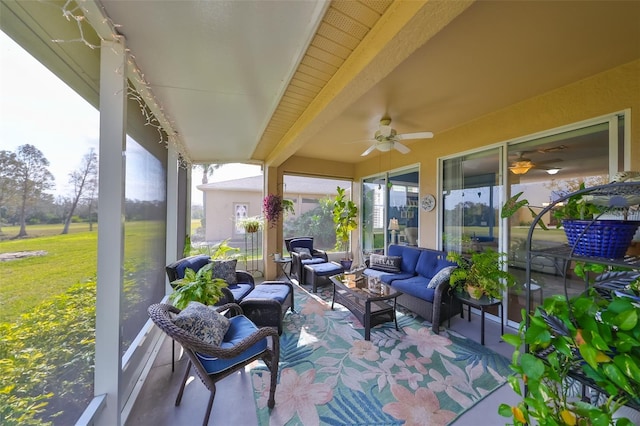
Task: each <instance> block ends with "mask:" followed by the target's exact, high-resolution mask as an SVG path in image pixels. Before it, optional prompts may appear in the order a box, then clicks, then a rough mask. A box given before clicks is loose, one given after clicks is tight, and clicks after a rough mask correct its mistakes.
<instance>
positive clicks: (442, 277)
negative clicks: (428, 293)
mask: <svg viewBox="0 0 640 426" xmlns="http://www.w3.org/2000/svg"><path fill="white" fill-rule="evenodd" d="M454 269H456V266H445V267H444V268H442V269H440V270H439V271H438V272H437V273H436V274H435V275H434V276H433V278H431V281H429V284H427V288H436V287H438V286H439V285H440V284H442V283H443V282H445V281H448V280H449V277H450V276H451V272H453V270H454Z"/></svg>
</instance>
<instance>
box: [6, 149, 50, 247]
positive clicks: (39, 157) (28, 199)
mask: <svg viewBox="0 0 640 426" xmlns="http://www.w3.org/2000/svg"><path fill="white" fill-rule="evenodd" d="M16 160H17V162H18V164H17V166H16V175H15V183H16V188H17V193H18V196H19V197H20V206H19V208H20V211H19V216H20V231H19V232H18V235H16V237H15V238H20V237H26V236H27V226H26V212H27V207H28V206H31V205H32V204H35V203H36V202H37V201H38V200H39V199H40V198H41V196H42V193H43V192H44V191H46V190H47V189H51V188H53V186H54V177H53V175H52V174H51V172H50V171H49V170H48V169H47V167H49V160H47V159H46V158H45V156H44V155H43V154H42V152H41V151H40V150H39V149H38V148H36V147H35V146H33V145H31V144H25V145H20V146H19V147H18V152H17V154H16Z"/></svg>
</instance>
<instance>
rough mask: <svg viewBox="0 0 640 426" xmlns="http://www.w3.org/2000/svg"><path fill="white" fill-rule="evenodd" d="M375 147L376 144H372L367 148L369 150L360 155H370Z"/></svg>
mask: <svg viewBox="0 0 640 426" xmlns="http://www.w3.org/2000/svg"><path fill="white" fill-rule="evenodd" d="M374 149H376V146H375V145H371V146H370V147H369V148H367V150H366V151H365V152H363V153H362V154H360V156H361V157H365V156H367V155H369V154H370V153H371V151H373V150H374Z"/></svg>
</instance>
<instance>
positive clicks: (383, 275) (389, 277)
mask: <svg viewBox="0 0 640 426" xmlns="http://www.w3.org/2000/svg"><path fill="white" fill-rule="evenodd" d="M363 274H364V275H366V276H367V277H374V278H378V279H379V280H380V281H382V282H383V283H385V284H391V282H392V281H395V280H404V279H406V278H411V277H412V276H413V275H414V274H413V273H411V272H397V273H393V274H390V273H389V272H385V271H378V270H377V269H371V268H367V269H365V270H364V272H363Z"/></svg>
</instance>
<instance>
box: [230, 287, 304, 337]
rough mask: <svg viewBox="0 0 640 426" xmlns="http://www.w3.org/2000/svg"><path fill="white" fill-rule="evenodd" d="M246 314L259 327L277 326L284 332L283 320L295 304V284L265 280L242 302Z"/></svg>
mask: <svg viewBox="0 0 640 426" xmlns="http://www.w3.org/2000/svg"><path fill="white" fill-rule="evenodd" d="M240 307H241V308H242V311H243V313H244V315H245V316H246V317H247V318H249V319H250V320H251V321H253V322H254V324H256V325H257V326H258V327H277V328H278V334H282V320H283V319H284V314H285V313H286V312H287V310H288V309H289V308H291V311H292V312H295V310H294V306H293V286H292V285H291V283H288V282H285V281H265V282H263V283H262V284H259V285H257V286H256V287H255V288H254V289H253V290H251V292H250V293H249V294H248V295H246V296H245V298H244V299H242V301H241V302H240Z"/></svg>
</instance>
